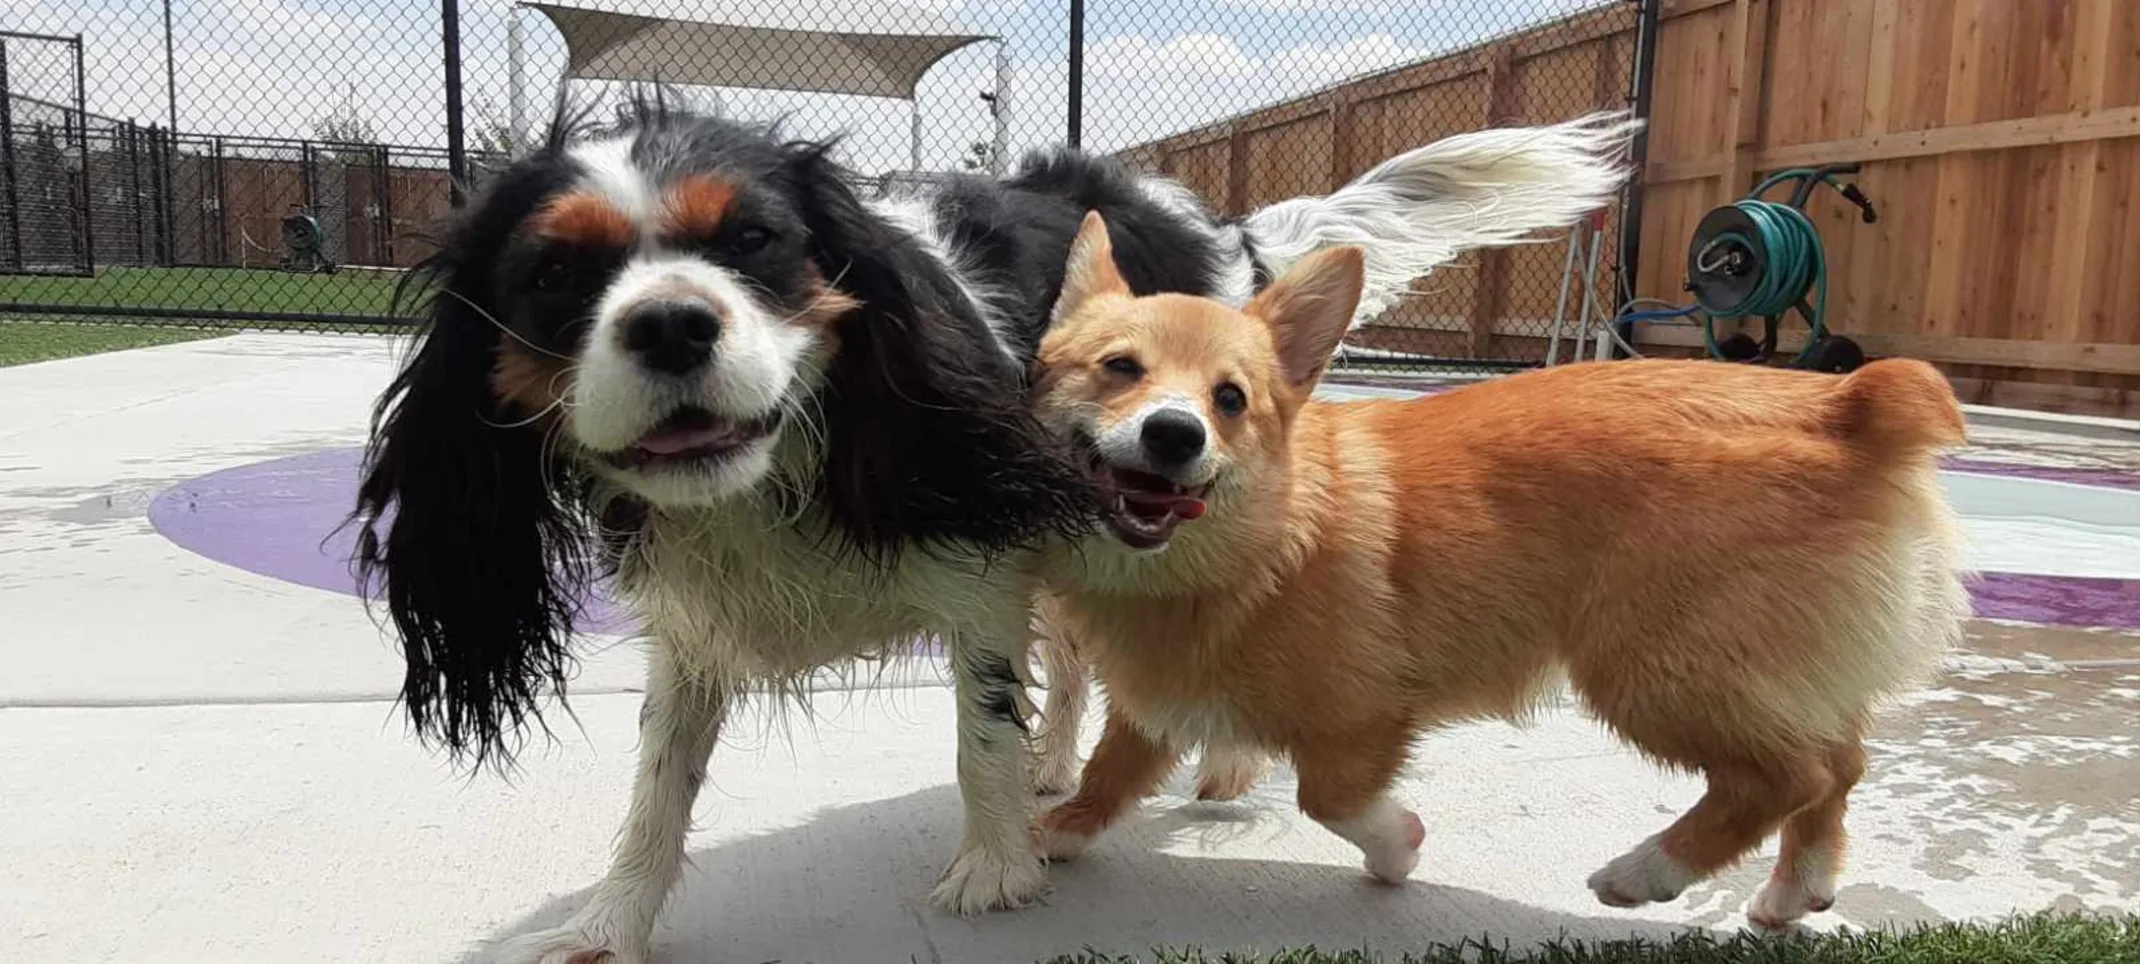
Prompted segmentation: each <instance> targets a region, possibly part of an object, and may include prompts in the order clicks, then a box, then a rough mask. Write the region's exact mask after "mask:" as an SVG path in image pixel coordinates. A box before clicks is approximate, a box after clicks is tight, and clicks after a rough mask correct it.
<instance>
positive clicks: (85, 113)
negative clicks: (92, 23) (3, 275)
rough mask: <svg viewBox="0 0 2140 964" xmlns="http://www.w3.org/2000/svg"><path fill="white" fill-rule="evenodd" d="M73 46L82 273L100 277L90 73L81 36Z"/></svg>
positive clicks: (76, 37) (76, 35)
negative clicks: (92, 179)
mask: <svg viewBox="0 0 2140 964" xmlns="http://www.w3.org/2000/svg"><path fill="white" fill-rule="evenodd" d="M70 42H71V43H72V44H73V45H74V113H75V116H76V117H79V118H81V122H80V123H78V124H76V125H75V128H74V130H75V137H76V143H77V144H78V146H80V147H81V149H82V271H83V272H85V273H87V274H88V275H89V276H91V277H95V276H96V273H97V203H96V192H95V191H94V190H92V189H91V187H90V163H89V69H88V67H87V65H85V64H84V63H83V62H82V35H81V34H75V35H74V38H73V40H72V41H70Z"/></svg>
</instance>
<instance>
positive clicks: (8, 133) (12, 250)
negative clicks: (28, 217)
mask: <svg viewBox="0 0 2140 964" xmlns="http://www.w3.org/2000/svg"><path fill="white" fill-rule="evenodd" d="M0 166H4V167H5V168H6V169H7V170H6V173H7V237H8V248H7V259H8V266H9V267H11V268H14V269H15V270H17V271H20V270H22V265H23V254H22V192H21V189H20V188H19V187H17V184H18V183H20V182H19V181H18V178H19V177H20V175H19V174H18V173H17V169H16V167H15V96H14V90H13V89H12V88H10V87H8V85H7V39H6V38H4V37H0Z"/></svg>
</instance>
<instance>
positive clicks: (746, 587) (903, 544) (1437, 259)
mask: <svg viewBox="0 0 2140 964" xmlns="http://www.w3.org/2000/svg"><path fill="white" fill-rule="evenodd" d="M575 127H577V129H575ZM1631 131H1632V125H1630V124H1629V123H1628V122H1627V121H1626V120H1625V119H1624V118H1620V117H1609V116H1608V117H1596V118H1586V119H1584V120H1581V121H1577V122H1572V123H1570V124H1565V125H1561V126H1559V127H1552V128H1540V129H1529V130H1524V129H1515V130H1501V131H1490V132H1485V133H1483V134H1477V135H1466V136H1464V137H1459V138H1453V139H1450V140H1448V141H1443V142H1440V143H1437V144H1432V145H1428V146H1426V147H1423V148H1420V149H1418V150H1416V151H1413V152H1412V153H1409V154H1406V155H1404V156H1401V157H1398V158H1396V159H1394V160H1392V161H1390V162H1388V163H1386V164H1384V165H1382V166H1381V167H1378V168H1376V169H1375V170H1373V171H1371V172H1369V173H1368V174H1366V175H1364V176H1362V177H1361V178H1360V179H1359V180H1357V181H1355V182H1354V183H1352V184H1351V185H1348V186H1347V187H1345V188H1344V189H1342V190H1340V191H1338V192H1337V193H1336V194H1333V195H1331V196H1329V197H1322V198H1302V199H1296V200H1292V201H1287V202H1284V203H1281V204H1278V205H1275V206H1273V207H1270V208H1266V209H1264V210H1262V211H1259V212H1257V213H1255V214H1252V215H1250V216H1248V217H1247V218H1245V219H1241V220H1238V221H1225V220H1220V219H1218V218H1215V217H1213V216H1212V215H1211V214H1210V213H1209V212H1208V211H1206V210H1205V208H1204V207H1203V206H1202V205H1201V204H1199V203H1198V202H1197V200H1196V199H1195V198H1194V196H1193V195H1191V194H1190V193H1189V192H1188V191H1187V190H1185V189H1184V188H1182V187H1181V186H1179V185H1177V184H1175V183H1173V182H1171V181H1167V180H1164V179H1161V178H1156V177H1146V176H1138V175H1135V174H1132V173H1131V172H1129V171H1127V170H1126V169H1124V168H1122V167H1120V166H1119V165H1117V164H1116V163H1114V162H1112V161H1110V160H1107V159H1103V158H1095V157H1087V156H1081V155H1078V154H1075V153H1057V154H1052V155H1046V156H1038V157H1035V158H1033V159H1030V160H1028V161H1027V162H1026V164H1025V165H1024V167H1023V168H1022V170H1020V171H1019V172H1018V173H1017V174H1015V175H1013V176H1011V177H1009V178H1008V179H1005V180H1003V181H1000V182H998V181H992V180H988V179H983V178H976V177H968V178H960V179H956V180H953V181H950V182H949V183H947V184H944V185H942V186H941V187H940V188H938V189H936V190H934V191H932V192H930V193H927V194H925V195H920V196H910V197H902V198H895V199H890V200H881V201H870V200H864V199H863V197H862V196H860V195H859V194H858V193H857V191H856V189H855V187H854V179H853V178H852V177H851V175H850V174H849V173H848V172H847V171H845V170H843V169H841V167H840V166H839V165H838V164H837V163H836V162H835V161H834V160H833V158H832V156H831V153H832V150H831V147H830V145H826V144H818V143H800V142H782V141H781V140H779V139H777V138H776V137H775V136H774V135H773V134H772V133H770V132H768V131H766V130H762V129H758V128H752V127H746V126H742V125H739V124H736V123H732V122H729V121H725V120H720V119H715V118H711V117H704V116H696V115H692V114H689V113H685V112H682V111H678V110H675V109H673V108H666V107H663V106H662V105H661V104H659V103H658V102H653V103H641V104H639V105H636V107H635V108H634V109H633V110H631V111H629V112H627V113H626V114H625V116H624V117H623V118H622V119H620V120H619V121H618V122H617V123H615V124H612V125H604V126H600V127H590V126H586V125H571V124H560V125H559V126H558V129H557V130H556V131H555V132H554V133H553V134H552V135H551V137H550V140H549V142H548V143H547V144H546V145H545V146H543V147H542V148H541V149H540V150H538V151H536V152H535V153H534V154H533V155H532V156H529V157H527V158H525V159H523V160H520V161H518V162H516V163H514V164H513V165H512V166H511V167H510V168H509V169H507V170H505V171H504V172H502V173H501V174H499V175H498V176H496V177H495V178H494V179H493V180H492V182H491V183H490V184H489V186H488V187H487V188H486V189H485V190H484V192H483V193H482V195H481V196H480V197H478V198H477V199H475V200H474V201H473V202H472V203H471V204H470V205H469V206H468V208H467V209H466V210H464V211H463V212H461V214H460V216H459V218H458V221H457V222H456V223H455V224H454V226H453V227H452V228H451V230H450V231H449V232H448V233H447V235H446V236H445V237H444V238H443V243H442V246H441V250H440V251H439V253H438V254H437V255H436V256H435V257H434V258H432V259H431V261H430V262H429V264H427V265H426V266H425V271H424V272H423V274H422V275H421V276H420V277H423V278H426V279H428V288H427V289H426V290H427V291H428V293H429V323H428V325H427V326H426V328H425V330H424V331H423V333H422V335H421V336H420V342H419V344H418V347H417V348H416V350H415V352H414V353H413V355H412V356H411V357H410V358H409V360H408V362H407V364H406V367H404V368H403V370H402V371H401V372H400V373H399V375H398V376H397V377H396V378H395V379H394V381H393V383H392V384H391V386H390V387H389V388H388V389H387V391H386V394H385V396H384V397H383V398H382V399H381V400H380V403H379V409H378V413H377V418H376V423H375V429H374V433H373V439H372V447H371V451H370V456H369V461H368V467H367V472H366V475H365V478H364V480H363V486H362V491H361V494H360V506H359V509H358V518H359V520H360V521H361V523H362V525H363V527H364V531H363V534H362V539H361V546H360V556H359V560H358V561H359V565H360V567H361V569H362V571H363V573H364V575H365V577H366V578H367V580H368V581H371V582H373V583H374V584H379V585H383V590H384V596H385V600H386V604H387V607H388V609H389V611H390V613H391V615H392V618H393V623H394V626H395V627H396V629H397V630H398V631H399V634H400V637H401V641H402V647H403V651H404V654H405V656H406V660H407V664H408V672H407V676H406V679H405V680H404V682H403V688H402V698H403V700H404V701H405V703H406V704H407V710H408V713H409V715H410V718H411V719H412V721H413V722H414V725H415V728H416V729H417V731H418V732H419V733H420V734H421V735H422V736H423V737H424V738H426V739H427V740H431V741H435V742H437V743H440V744H443V745H444V746H446V747H447V748H449V749H450V750H452V751H453V752H454V753H455V754H456V755H457V756H461V757H464V758H472V759H473V760H475V761H478V762H482V761H488V762H493V763H503V762H505V761H508V760H509V759H510V757H511V754H512V751H513V750H514V749H515V748H516V747H517V746H519V744H520V738H521V737H522V736H523V734H524V731H525V727H526V726H527V725H529V724H535V725H539V724H540V714H539V707H540V705H541V704H542V703H543V701H544V700H545V699H546V698H547V697H548V696H549V695H550V694H551V692H552V691H555V692H556V693H557V694H559V695H562V692H563V689H564V685H565V680H566V677H567V675H568V670H569V669H570V667H571V663H572V655H571V640H572V634H573V625H574V617H575V615H576V612H577V609H578V600H579V598H580V597H579V596H578V595H577V592H578V591H579V590H580V588H581V587H583V586H585V585H586V584H588V583H589V582H590V581H591V578H590V577H594V576H598V575H601V574H604V573H613V574H614V575H615V577H616V584H617V586H618V588H619V590H620V591H621V594H622V597H623V598H624V599H625V600H626V601H627V602H628V603H629V605H630V606H631V608H632V609H633V611H634V612H635V614H636V615H637V616H638V617H640V618H641V619H642V620H643V622H644V626H645V629H646V631H647V633H648V634H649V636H650V645H649V650H650V654H651V660H650V662H651V666H650V669H649V680H648V684H647V695H646V703H645V706H644V709H643V710H642V714H641V720H642V723H641V726H642V736H643V745H642V747H641V750H640V762H639V771H638V778H637V783H636V785H635V786H634V788H633V791H632V802H631V810H630V814H629V816H628V817H627V819H626V822H625V826H624V829H623V832H622V836H621V839H620V841H619V843H618V847H617V851H616V859H615V863H614V864H613V866H612V867H611V869H610V871H609V874H608V876H607V877H606V878H605V879H604V880H603V881H602V883H601V884H600V886H599V887H597V888H596V890H595V892H594V897H593V899H592V901H591V902H590V903H588V905H587V906H586V907H585V908H583V909H581V910H580V911H579V912H578V913H577V914H576V915H575V916H574V917H573V918H572V919H571V920H570V921H569V922H568V923H566V924H565V925H564V926H562V927H559V928H556V929H554V930H549V931H545V932H542V933H539V934H532V935H526V936H522V937H519V938H516V939H514V940H513V941H511V942H509V943H508V944H507V945H505V946H504V947H503V948H501V951H502V953H501V955H500V956H501V959H503V960H508V961H516V962H533V961H541V962H548V964H563V962H573V964H591V962H595V961H606V962H609V964H632V962H637V961H640V960H642V959H643V958H644V956H645V955H646V953H647V944H648V940H649V935H650V933H651V931H652V928H653V924H654V919H655V914H656V911H657V910H658V909H659V908H660V906H661V904H662V901H663V899H664V898H665V897H666V896H667V894H668V893H669V890H670V889H671V887H672V886H673V885H674V884H675V883H676V881H677V878H678V876H679V874H680V870H681V866H682V860H683V856H684V850H683V848H684V836H685V831H686V829H687V825H688V823H689V817H690V813H691V808H692V802H693V800H694V798H695V797H696V795H697V792H698V788H699V784H700V783H701V781H702V780H703V778H704V776H705V772H706V769H705V768H706V761H707V758H708V754H710V753H711V752H712V749H713V745H714V742H715V740H716V738H717V736H718V734H719V732H720V729H721V725H722V721H723V718H724V717H726V716H727V715H728V713H729V712H730V711H731V710H732V709H734V707H735V706H736V705H737V703H738V702H739V701H741V700H742V699H744V697H745V695H746V694H747V693H750V692H754V691H764V690H766V689H768V688H771V689H776V690H777V689H783V688H785V689H798V688H799V685H798V684H799V682H800V681H801V679H802V677H804V676H805V675H806V674H809V673H811V672H812V671H813V670H816V669H819V668H821V667H825V666H827V665H834V664H839V663H842V662H843V661H847V660H851V659H854V658H856V657H864V656H878V655H892V654H897V653H900V652H903V651H908V650H912V649H914V648H915V647H916V643H917V641H936V642H940V643H941V645H942V647H943V649H944V652H945V653H946V654H947V656H948V660H949V665H950V668H951V672H952V675H953V677H954V681H955V687H956V693H957V703H958V719H959V724H958V781H959V787H960V792H961V794H962V796H963V799H964V802H965V835H964V841H963V843H962V844H961V845H960V847H959V850H958V853H957V855H956V857H955V859H953V860H952V862H951V864H950V866H949V868H948V869H947V870H946V871H945V873H944V875H943V880H942V883H941V884H940V885H939V886H938V887H937V889H936V892H935V895H934V899H935V902H936V903H937V904H938V905H940V906H942V907H944V908H948V909H951V910H955V911H959V912H964V913H975V912H980V911H985V910H989V909H993V908H1004V907H1015V906H1018V905H1021V904H1025V903H1028V902H1030V901H1032V900H1034V899H1035V898H1037V897H1038V896H1039V895H1040V894H1041V892H1042V891H1043V889H1044V887H1045V878H1044V876H1043V873H1042V866H1041V862H1040V860H1039V858H1038V857H1036V856H1035V855H1034V853H1033V851H1032V850H1031V848H1030V845H1029V843H1028V838H1027V822H1028V819H1029V814H1030V808H1031V803H1032V793H1031V791H1030V790H1029V788H1028V782H1029V781H1028V759H1027V755H1026V749H1025V742H1024V737H1025V731H1024V726H1025V722H1026V720H1027V718H1028V716H1029V715H1030V712H1031V704H1030V703H1029V702H1028V701H1027V698H1026V695H1025V687H1024V683H1025V681H1026V680H1027V679H1028V675H1027V669H1026V666H1027V652H1026V648H1027V640H1028V618H1029V610H1030V606H1031V603H1032V600H1033V597H1034V590H1035V588H1036V586H1035V575H1034V570H1035V568H1036V567H1035V565H1034V557H1033V551H1034V550H1036V549H1039V548H1041V547H1043V546H1044V545H1046V544H1048V543H1049V542H1050V541H1051V540H1054V539H1056V538H1058V537H1062V536H1074V535H1076V534H1078V533H1081V532H1083V531H1085V530H1086V529H1087V527H1088V526H1089V525H1090V524H1091V523H1092V522H1093V514H1094V493H1093V491H1092V489H1091V488H1090V484H1091V483H1090V480H1089V477H1088V475H1087V473H1086V470H1085V468H1084V467H1083V466H1082V465H1081V464H1080V463H1079V462H1078V461H1077V460H1076V459H1075V458H1074V457H1073V456H1071V455H1070V454H1068V453H1067V451H1066V447H1065V446H1064V445H1063V444H1062V443H1061V441H1060V440H1056V439H1053V438H1050V437H1049V436H1048V435H1047V433H1046V432H1044V431H1043V429H1042V428H1041V426H1040V425H1039V423H1038V422H1037V421H1036V420H1035V418H1034V416H1033V415H1032V413H1031V412H1030V411H1029V410H1028V408H1027V396H1026V388H1027V378H1028V371H1027V368H1028V366H1029V364H1030V363H1031V360H1032V357H1033V354H1034V350H1035V346H1036V344H1037V342H1038V340H1039V337H1040V334H1041V332H1042V331H1043V330H1044V329H1045V328H1046V326H1047V325H1048V323H1049V321H1050V316H1051V313H1052V310H1053V305H1054V302H1055V298H1056V291H1057V289H1058V287H1059V286H1060V285H1061V283H1062V276H1063V270H1064V265H1065V263H1066V260H1067V257H1068V254H1069V249H1070V242H1071V239H1072V237H1073V236H1074V235H1075V234H1076V231H1077V228H1078V224H1079V222H1080V220H1081V218H1082V217H1083V215H1084V214H1085V212H1087V211H1091V210H1097V211H1099V212H1101V213H1102V214H1103V215H1104V216H1105V218H1106V220H1107V223H1108V225H1109V226H1110V227H1111V229H1112V234H1113V240H1114V250H1115V254H1116V258H1117V259H1118V260H1119V262H1120V264H1121V270H1122V273H1123V274H1124V275H1125V277H1126V278H1127V280H1128V282H1129V284H1130V285H1131V286H1132V287H1133V288H1134V289H1136V290H1137V291H1138V292H1140V293H1144V292H1155V291H1179V292H1188V293H1194V294H1204V295H1212V296H1216V297H1219V298H1222V299H1225V300H1227V301H1229V302H1233V303H1236V304H1238V303H1241V302H1245V301H1246V300H1247V299H1248V298H1249V297H1250V296H1251V295H1252V294H1253V293H1254V292H1255V291H1256V289H1257V288H1258V286H1259V285H1261V284H1262V283H1263V282H1264V281H1265V280H1266V279H1268V278H1270V277H1273V276H1274V274H1275V273H1277V272H1280V271H1282V270H1283V269H1284V268H1285V267H1286V266H1287V265H1288V264H1290V263H1291V262H1292V261H1294V260H1296V259H1298V258H1299V257H1301V256H1302V255H1304V254H1306V253H1307V252H1309V251H1311V250H1313V249H1315V248H1316V247H1318V246H1321V245H1325V244H1330V243H1336V242H1356V241H1366V242H1369V243H1370V244H1371V245H1372V246H1373V247H1372V251H1373V252H1374V253H1373V254H1372V255H1371V265H1370V300H1369V302H1368V307H1367V308H1365V309H1363V311H1364V312H1374V311H1379V310H1380V309H1381V308H1382V307H1384V306H1386V305H1387V304H1389V303H1390V302H1391V301H1392V300H1393V299H1394V298H1395V297H1396V296H1397V295H1398V294H1400V293H1401V292H1402V290H1403V289H1404V286H1405V284H1406V283H1407V282H1408V281H1409V280H1410V279H1412V278H1415V277H1417V276H1419V275H1420V274H1423V273H1425V272H1426V271H1427V270H1428V269H1430V268H1432V267H1433V266H1434V265H1436V264H1440V263H1442V262H1444V261H1446V260H1448V259H1449V258H1450V257H1452V256H1454V255H1455V254H1456V253H1457V252H1458V251H1459V250H1461V249H1463V248H1466V247H1471V246H1475V245H1480V244H1496V243H1505V242H1509V241H1512V240H1514V239H1516V238H1518V237H1520V236H1521V235H1523V234H1525V233H1527V232H1529V231H1531V230H1533V229H1536V228H1541V227H1549V226H1554V225H1563V224H1568V223H1570V222H1572V221H1574V220H1575V219H1577V218H1579V217H1580V216H1582V215H1583V214H1585V213H1586V212H1588V211H1591V210H1593V209H1595V208H1597V207H1598V206H1599V205H1601V204H1602V203H1604V202H1605V201H1606V200H1607V199H1609V197H1610V196H1611V194H1612V193H1613V192H1614V191H1615V190H1616V189H1617V188H1618V187H1619V185H1620V183H1621V182H1622V180H1623V178H1624V173H1625V172H1624V171H1623V170H1622V168H1621V167H1620V166H1619V165H1617V164H1616V163H1614V160H1613V158H1612V155H1613V154H1614V152H1615V151H1617V150H1618V149H1619V147H1620V145H1621V144H1622V143H1623V142H1624V141H1625V140H1626V139H1627V137H1628V135H1629V134H1630V133H1631Z"/></svg>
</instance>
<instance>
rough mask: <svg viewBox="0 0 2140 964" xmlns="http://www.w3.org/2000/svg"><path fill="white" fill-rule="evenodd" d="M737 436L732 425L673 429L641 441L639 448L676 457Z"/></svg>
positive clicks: (654, 434) (656, 433)
mask: <svg viewBox="0 0 2140 964" xmlns="http://www.w3.org/2000/svg"><path fill="white" fill-rule="evenodd" d="M735 434H736V429H735V427H734V426H732V425H709V426H707V427H705V428H672V429H667V430H665V431H660V432H655V433H653V434H651V435H648V436H647V437H645V438H643V439H640V440H639V448H640V449H642V450H644V451H647V452H651V453H653V454H655V455H675V454H676V453H678V452H688V451H691V450H692V449H702V448H709V447H712V446H715V445H720V444H722V443H725V442H727V441H728V440H729V439H730V438H731V437H733V436H734V435H735Z"/></svg>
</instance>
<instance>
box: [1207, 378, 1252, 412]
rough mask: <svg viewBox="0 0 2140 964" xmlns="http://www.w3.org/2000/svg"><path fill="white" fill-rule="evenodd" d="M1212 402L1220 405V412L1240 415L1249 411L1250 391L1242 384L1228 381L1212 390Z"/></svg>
mask: <svg viewBox="0 0 2140 964" xmlns="http://www.w3.org/2000/svg"><path fill="white" fill-rule="evenodd" d="M1211 403H1212V404H1213V405H1217V406H1218V407H1219V412H1220V414H1223V415H1239V414H1241V413H1242V412H1245V411H1248V393H1247V392H1244V391H1242V390H1241V386H1239V385H1236V384H1234V383H1232V382H1226V383H1224V384H1222V385H1220V386H1219V387H1217V388H1214V389H1212V390H1211Z"/></svg>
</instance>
